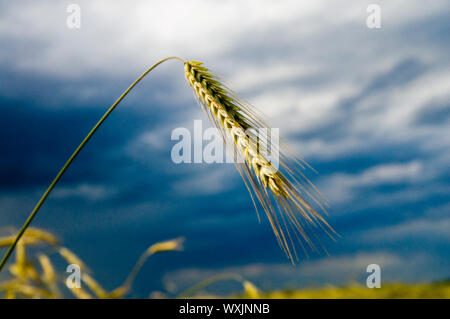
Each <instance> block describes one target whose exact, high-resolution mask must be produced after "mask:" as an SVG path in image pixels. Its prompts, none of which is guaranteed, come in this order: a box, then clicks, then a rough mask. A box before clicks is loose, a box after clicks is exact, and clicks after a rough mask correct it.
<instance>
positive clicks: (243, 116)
mask: <svg viewBox="0 0 450 319" xmlns="http://www.w3.org/2000/svg"><path fill="white" fill-rule="evenodd" d="M167 60H179V61H181V62H182V63H184V70H185V75H186V78H187V80H188V82H189V84H190V86H191V87H192V88H193V89H194V92H195V94H196V96H197V97H198V99H199V101H200V102H201V105H202V106H203V107H204V110H205V111H206V112H207V114H208V117H209V119H210V121H211V122H212V123H213V124H214V125H215V126H216V127H218V128H220V129H221V132H222V136H223V138H224V142H225V143H226V145H227V147H228V149H229V150H231V151H232V152H233V153H234V154H235V155H237V156H238V157H241V158H243V161H239V160H238V161H237V162H236V163H235V164H236V167H237V169H238V171H239V173H240V174H241V176H242V178H243V180H244V182H245V184H246V186H247V189H248V190H249V192H250V195H251V196H252V200H253V203H254V204H255V207H256V209H257V205H256V203H255V201H254V196H256V198H257V199H258V201H259V202H260V203H261V205H262V207H263V209H264V211H265V212H266V215H267V217H268V219H269V222H270V224H271V226H272V228H273V230H274V233H275V236H276V238H277V240H278V243H279V244H280V246H281V248H282V249H283V250H284V252H285V253H286V255H287V256H288V257H289V258H290V259H291V261H294V255H295V258H297V259H298V257H297V253H296V251H295V246H294V243H293V239H292V236H291V230H292V231H293V233H294V234H295V236H296V237H297V239H298V241H299V242H300V244H301V245H302V246H303V248H304V245H303V244H302V240H301V239H300V237H301V238H302V239H303V240H304V241H306V243H307V244H308V245H309V246H310V247H311V248H313V249H316V247H315V245H314V243H313V242H312V241H311V240H310V239H309V236H308V230H311V228H312V227H318V226H320V227H322V228H323V229H324V230H325V231H326V230H327V229H331V227H330V226H329V225H328V223H327V222H326V221H325V220H324V219H323V217H322V216H321V215H320V214H319V213H318V212H317V211H316V210H315V209H314V208H313V207H312V206H311V204H310V203H308V199H309V200H312V201H313V202H315V203H316V204H317V205H318V206H319V207H320V208H321V209H322V210H323V211H325V209H324V208H323V206H322V204H321V202H320V201H321V198H320V194H319V193H318V191H317V190H316V189H315V187H314V186H313V185H312V183H311V182H310V181H309V180H308V179H307V178H306V177H305V176H304V175H303V173H302V172H301V171H299V170H297V169H296V168H295V166H296V165H295V164H298V165H299V166H300V167H302V168H303V167H304V166H303V164H304V162H301V161H300V160H299V159H298V158H296V157H290V156H289V154H290V152H280V155H281V156H280V164H281V167H282V168H283V169H284V170H285V172H286V174H283V173H281V172H280V171H278V170H277V169H275V168H274V167H273V165H272V164H271V163H270V161H269V160H268V159H267V157H266V156H265V155H264V151H266V149H265V148H264V147H263V148H261V147H260V144H259V143H258V141H260V140H265V137H263V136H260V135H258V134H257V133H249V132H247V129H249V128H260V127H266V128H267V127H268V126H267V125H265V122H264V120H263V119H262V117H261V116H260V115H259V114H258V112H257V111H256V110H255V109H253V108H252V107H251V106H250V105H247V104H246V103H243V102H242V101H241V100H239V99H238V98H237V97H236V95H235V94H234V93H233V92H232V91H231V90H229V89H228V88H227V87H225V86H224V85H223V84H222V83H221V82H220V81H219V80H218V78H217V77H215V76H213V75H212V74H211V73H209V71H208V69H207V68H205V67H203V66H202V63H201V62H196V61H187V62H185V61H184V60H183V59H181V58H179V57H168V58H165V59H162V60H160V61H158V62H157V63H155V64H154V65H152V66H151V67H150V68H149V69H148V70H147V71H145V72H144V73H143V74H142V75H141V76H140V77H139V78H138V79H137V80H136V81H135V82H133V84H131V85H130V87H128V89H126V90H125V91H124V92H123V93H122V95H121V96H120V97H119V98H118V99H117V100H116V101H115V102H114V103H113V105H111V107H110V108H109V109H108V110H107V111H106V113H105V114H104V115H103V116H102V118H101V119H100V120H99V121H98V122H97V124H96V125H95V126H94V127H93V128H92V130H91V131H90V132H89V133H88V135H87V136H86V137H85V139H84V140H83V141H82V142H81V144H80V145H79V146H78V147H77V148H76V149H75V151H74V153H73V154H72V155H71V156H70V157H69V159H68V160H67V162H66V163H65V164H64V166H63V167H62V168H61V170H60V171H59V172H58V174H57V175H56V177H55V178H54V180H53V181H52V183H51V184H50V186H49V187H48V188H47V190H46V191H45V193H44V194H43V195H42V197H41V199H40V200H39V201H38V203H37V204H36V206H35V208H34V209H33V211H32V212H31V213H30V215H29V217H28V219H27V220H26V221H25V223H24V225H23V226H22V227H21V229H20V230H19V233H18V234H17V236H16V237H15V239H14V241H13V242H12V243H11V245H10V246H9V249H8V250H7V252H6V254H5V255H4V257H3V259H2V261H1V263H0V271H1V270H2V269H3V267H4V265H5V263H6V261H7V260H8V258H9V257H10V256H11V254H12V252H13V250H14V248H15V247H16V245H17V244H18V242H19V240H20V238H21V237H22V236H23V234H24V232H25V231H26V230H27V228H28V227H29V225H30V223H31V222H32V220H33V219H34V217H35V216H36V214H37V212H38V211H39V209H40V208H41V206H42V205H43V203H44V202H45V200H46V199H47V197H48V196H49V195H50V193H51V191H52V190H53V188H54V187H55V186H56V184H57V183H58V181H59V180H60V178H61V177H62V175H63V174H64V173H65V171H66V170H67V168H68V167H69V166H70V165H71V163H72V162H73V160H74V159H75V158H76V157H77V155H78V154H79V153H80V151H81V150H82V149H83V148H84V146H85V145H86V144H87V142H88V141H89V140H90V139H91V137H92V136H93V135H94V133H95V132H96V131H97V129H98V128H99V127H100V126H101V125H102V123H103V122H104V121H105V120H106V118H107V117H108V116H109V115H110V114H111V112H112V111H113V110H114V109H115V108H116V107H117V105H118V104H119V103H120V102H121V101H122V100H123V99H124V97H125V96H126V95H127V94H128V93H129V92H130V91H131V90H132V89H133V88H134V87H135V86H136V84H137V83H139V82H140V81H141V80H142V79H143V78H144V77H145V76H146V75H147V74H148V73H149V72H150V71H152V70H153V69H154V68H156V67H157V66H158V65H160V64H161V63H163V62H165V61H167ZM244 130H245V131H244ZM265 142H266V143H265V145H268V146H271V144H270V141H267V140H265ZM302 163H303V164H302ZM296 185H299V187H300V189H298V188H297V186H296ZM252 192H253V194H254V195H252ZM274 203H275V204H276V208H275V205H274ZM258 216H259V215H258ZM298 216H300V217H301V218H298ZM324 226H325V227H324ZM290 229H291V230H290ZM285 232H286V234H285ZM298 234H300V237H299V236H298ZM291 248H293V252H294V255H293V254H292V252H291Z"/></svg>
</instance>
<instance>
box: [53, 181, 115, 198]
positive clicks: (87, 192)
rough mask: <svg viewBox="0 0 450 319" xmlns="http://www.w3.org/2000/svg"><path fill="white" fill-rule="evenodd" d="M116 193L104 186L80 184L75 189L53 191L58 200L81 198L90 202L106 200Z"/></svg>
mask: <svg viewBox="0 0 450 319" xmlns="http://www.w3.org/2000/svg"><path fill="white" fill-rule="evenodd" d="M116 193H117V190H115V189H112V188H107V187H105V186H103V185H89V184H79V185H76V186H73V187H58V188H56V189H55V190H54V191H53V193H52V196H53V197H54V198H58V199H67V198H72V197H79V198H85V199H89V200H104V199H105V198H107V197H111V196H112V195H114V194H116Z"/></svg>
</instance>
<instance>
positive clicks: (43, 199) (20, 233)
mask: <svg viewBox="0 0 450 319" xmlns="http://www.w3.org/2000/svg"><path fill="white" fill-rule="evenodd" d="M171 59H175V60H179V61H181V62H182V63H184V60H183V59H181V58H179V57H176V56H171V57H168V58H165V59H162V60H160V61H158V62H156V63H155V64H153V65H152V66H151V67H150V68H149V69H148V70H147V71H145V72H144V73H142V75H141V76H140V77H138V78H137V80H136V81H134V82H133V84H131V85H130V87H129V88H128V89H126V90H125V91H124V92H123V93H122V95H121V96H120V97H119V98H118V99H117V100H116V101H115V102H114V104H113V105H111V107H110V108H109V109H108V111H106V113H105V114H104V115H103V116H102V118H101V119H100V120H99V121H98V122H97V124H95V126H94V127H93V128H92V130H91V131H90V132H89V134H88V135H87V136H86V137H85V138H84V140H83V141H82V142H81V144H80V145H79V146H78V147H77V149H76V150H75V151H74V152H73V154H72V155H71V156H70V158H69V159H68V160H67V162H66V164H64V166H63V167H62V168H61V170H60V171H59V173H58V174H57V175H56V177H55V179H54V180H53V182H52V183H51V184H50V186H49V187H48V188H47V190H46V191H45V193H44V195H42V197H41V199H40V200H39V202H38V203H37V204H36V206H35V207H34V209H33V211H32V212H31V213H30V216H28V218H27V220H26V221H25V224H23V226H22V228H20V230H19V233H18V234H17V236H16V238H15V239H14V242H13V243H12V244H11V246H10V247H9V248H8V251H7V252H6V254H5V255H4V256H3V259H2V261H1V263H0V272H1V271H2V269H3V266H4V265H5V264H6V262H7V260H8V258H9V257H10V256H11V254H12V252H13V251H14V248H15V247H16V245H17V242H18V241H19V240H20V238H21V237H22V235H23V233H24V232H25V230H26V229H27V228H28V226H29V225H30V223H31V222H32V220H33V218H34V217H35V216H36V213H37V212H38V211H39V209H40V208H41V206H42V204H44V202H45V200H46V199H47V197H48V195H50V193H51V191H52V190H53V188H54V187H55V185H56V184H57V183H58V181H59V179H60V178H61V176H62V175H63V174H64V172H65V171H66V170H67V168H68V167H69V166H70V164H71V163H72V162H73V160H74V159H75V158H76V157H77V155H78V153H80V151H81V150H82V149H83V147H84V146H85V145H86V143H87V142H88V141H89V140H90V139H91V137H92V135H94V133H95V131H97V129H98V128H99V127H100V126H101V125H102V123H103V122H104V121H105V120H106V118H107V117H108V116H109V114H111V112H112V111H114V109H115V108H116V106H117V105H118V104H119V103H120V101H122V100H123V98H124V97H125V96H126V95H127V94H128V93H129V92H130V91H131V90H132V89H133V88H134V87H135V86H136V84H138V83H139V81H141V80H142V79H143V78H144V77H145V76H146V75H147V74H148V73H149V72H150V71H152V70H153V69H154V68H156V67H157V66H158V65H160V64H161V63H163V62H165V61H167V60H171Z"/></svg>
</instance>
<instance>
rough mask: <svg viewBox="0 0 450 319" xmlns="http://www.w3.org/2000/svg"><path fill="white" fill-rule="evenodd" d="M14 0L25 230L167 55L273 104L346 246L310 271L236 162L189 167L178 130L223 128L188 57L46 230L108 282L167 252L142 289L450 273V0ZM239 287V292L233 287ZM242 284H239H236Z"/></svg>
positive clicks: (4, 221)
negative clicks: (71, 8)
mask: <svg viewBox="0 0 450 319" xmlns="http://www.w3.org/2000/svg"><path fill="white" fill-rule="evenodd" d="M72 2H73V1H71V2H68V1H59V2H58V3H55V2H53V1H43V0H41V1H15V2H7V1H2V2H0V8H1V10H0V44H1V48H2V49H1V51H0V69H1V72H0V114H1V116H0V150H1V157H0V227H1V228H2V229H6V227H9V226H14V227H20V225H21V224H22V223H23V222H24V220H25V219H26V217H27V215H28V213H29V212H30V210H31V209H32V208H33V206H34V204H35V202H36V201H37V200H38V199H39V197H40V196H41V194H42V192H43V191H44V190H45V188H46V187H47V185H48V184H49V182H50V181H51V179H52V178H53V177H54V175H55V174H56V173H57V171H58V170H59V168H60V167H61V166H62V165H63V164H64V162H65V160H66V159H67V157H68V156H69V155H70V153H71V152H72V151H73V150H74V148H75V147H76V145H78V143H79V142H80V141H81V140H82V138H83V137H84V136H85V135H86V133H87V132H88V131H89V129H90V128H91V127H92V126H93V125H94V124H95V122H96V121H97V120H98V119H99V118H100V116H101V115H102V114H103V112H104V111H105V110H106V109H107V107H108V106H109V105H110V104H111V103H112V102H113V101H114V100H115V99H116V98H117V97H118V96H119V95H120V94H121V92H122V91H123V90H124V89H125V88H126V87H127V86H128V85H129V84H130V83H131V82H132V81H134V79H135V78H136V77H137V76H138V75H139V74H140V73H142V72H143V71H144V70H145V69H146V68H147V67H149V66H150V65H151V64H153V63H154V62H155V61H157V60H159V59H161V58H163V57H166V56H169V55H179V56H182V57H183V58H185V59H194V60H201V61H203V62H204V63H205V64H206V65H207V66H208V67H210V68H211V69H213V70H214V71H215V72H216V73H217V74H219V75H220V76H221V77H222V78H223V79H224V80H225V82H226V83H227V84H228V85H229V86H230V87H231V88H233V89H234V91H236V92H238V94H239V95H240V96H241V97H243V98H245V99H246V100H248V101H249V102H250V103H251V104H252V105H255V106H256V107H257V108H259V109H261V110H262V111H263V112H264V113H265V114H267V115H268V117H269V119H270V122H271V123H273V126H275V127H279V128H280V133H281V134H282V135H283V136H285V137H286V138H287V139H288V141H289V142H290V144H291V145H292V147H293V148H294V149H295V150H296V152H297V153H299V154H300V155H301V156H302V157H303V158H304V159H305V160H307V161H308V163H310V164H311V165H312V166H313V167H314V168H315V169H316V170H317V171H318V174H314V173H312V172H310V174H308V176H309V177H310V178H311V180H313V182H314V183H315V184H316V185H318V187H319V188H320V190H321V191H322V193H323V194H324V195H325V196H326V197H327V198H328V199H329V202H330V204H331V208H330V210H329V218H328V220H329V222H330V223H331V224H332V225H333V227H334V228H335V229H336V230H337V231H338V232H339V234H340V235H341V238H340V239H339V240H338V241H336V242H333V241H331V240H327V239H326V237H325V236H322V237H321V238H322V239H323V241H324V243H325V244H326V246H327V248H328V251H329V256H326V255H312V256H310V257H309V258H307V257H306V256H302V259H301V261H300V263H299V264H298V265H297V266H295V267H293V266H292V265H291V264H290V263H289V261H288V260H287V259H286V258H285V256H284V255H283V253H282V251H281V250H280V249H279V247H278V246H277V243H276V240H275V238H274V236H273V233H272V231H271V229H270V226H269V225H268V223H267V221H266V220H263V221H262V223H261V224H259V223H258V221H257V217H256V213H255V211H254V208H253V207H252V203H251V200H250V197H249V196H248V194H247V192H246V189H245V186H244V184H243V183H242V181H241V180H240V177H239V174H238V173H237V172H236V171H235V168H234V166H233V165H232V164H209V165H208V164H180V165H176V164H174V163H173V162H172V161H171V158H170V151H171V148H172V146H173V145H174V144H175V142H174V141H171V139H170V136H171V132H172V130H173V129H175V128H177V127H187V128H192V126H193V121H194V120H195V119H202V120H204V123H207V118H206V116H205V115H204V114H203V113H202V111H201V109H200V107H199V106H198V105H197V103H196V101H195V99H194V97H193V95H192V92H191V90H190V88H189V86H188V84H187V83H186V81H185V79H184V75H183V70H182V67H181V65H180V64H179V63H178V62H175V61H173V62H167V63H166V64H163V65H161V66H160V67H159V68H158V69H156V70H155V71H154V72H152V73H151V74H150V75H149V76H148V77H147V78H146V79H145V80H143V81H142V82H141V83H140V84H139V85H138V86H137V87H136V89H135V90H134V91H133V92H132V93H130V95H129V96H128V97H127V98H126V100H125V101H124V102H123V103H122V104H121V105H120V106H119V108H118V109H117V110H116V111H115V113H113V114H112V115H111V117H110V118H109V119H108V120H107V122H106V123H105V124H104V126H103V127H102V128H101V129H100V130H99V132H98V133H97V134H96V135H95V136H94V138H93V139H92V140H91V141H90V142H89V144H88V147H87V148H86V149H85V150H83V152H82V153H81V154H80V156H79V158H78V159H77V160H76V161H75V163H74V165H73V166H71V167H70V169H69V171H68V172H67V174H66V175H65V176H64V177H63V178H62V180H61V181H60V183H59V185H58V187H57V188H56V189H55V191H54V193H53V194H52V195H51V196H50V198H49V200H48V201H47V203H46V204H45V206H44V207H43V208H42V210H41V212H40V213H39V215H38V216H37V218H36V219H35V221H34V222H33V224H34V226H38V227H43V228H45V229H48V230H50V231H52V232H54V233H56V234H57V235H58V236H59V237H61V238H62V239H63V242H64V244H65V245H66V246H68V247H69V248H71V249H72V250H74V251H75V252H76V253H78V255H79V256H80V257H81V258H82V259H83V260H85V262H86V263H87V264H88V265H90V267H91V268H92V269H93V270H94V274H95V275H96V277H97V278H98V279H99V281H100V282H102V283H103V284H104V285H105V286H106V287H109V288H113V287H115V286H117V285H119V284H120V283H121V281H122V280H123V279H124V278H125V276H126V274H127V273H128V271H129V269H130V268H131V267H132V265H133V264H134V262H135V260H136V259H137V258H138V256H139V255H140V253H141V252H142V251H144V250H145V249H146V247H148V246H149V245H150V244H152V243H154V242H156V241H160V240H164V239H169V238H173V237H179V236H183V237H185V238H186V242H185V250H184V251H183V252H177V253H171V254H165V255H162V254H161V255H159V256H154V258H152V259H151V261H149V263H148V264H147V266H146V267H145V268H144V269H143V271H142V273H141V274H140V276H139V277H138V282H137V283H136V287H135V291H136V292H135V294H136V296H147V294H148V293H149V292H151V291H154V290H163V291H165V290H168V291H169V292H171V293H175V292H176V291H179V290H180V289H183V288H184V287H187V286H189V285H191V284H193V283H196V282H198V281H199V280H201V279H203V278H206V277H207V276H210V275H214V274H218V273H223V272H235V273H239V274H241V275H242V276H244V277H246V278H248V279H251V280H252V281H254V282H255V283H256V284H257V285H259V286H260V287H262V288H267V289H269V288H279V287H305V286H311V285H327V284H343V283H347V282H357V283H360V284H364V282H365V276H366V272H365V269H366V266H367V265H368V264H371V263H377V264H379V265H380V266H381V269H382V280H385V281H414V282H417V281H429V280H439V279H445V278H448V277H449V276H450V272H449V269H450V252H449V241H450V232H449V229H450V219H449V212H450V201H449V193H450V169H449V167H450V166H449V160H450V151H449V150H450V147H449V146H450V134H449V131H450V99H449V97H450V90H449V83H450V61H449V59H448V52H449V44H450V38H449V37H450V22H449V21H448V16H449V13H450V6H449V4H448V3H447V2H445V1H433V2H432V3H427V4H424V3H423V2H421V1H395V2H392V1H389V2H388V1H378V2H376V3H378V4H379V5H380V8H381V18H382V20H381V21H382V22H381V23H382V25H381V28H380V29H369V28H368V27H367V26H366V18H367V16H368V13H367V12H366V9H367V6H368V4H370V3H372V1H349V2H346V3H345V5H344V4H340V5H338V4H336V3H334V2H326V1H314V2H313V3H311V1H310V2H306V1H305V2H304V3H302V2H299V1H277V2H274V1H241V2H240V3H239V5H238V4H232V3H223V2H219V1H190V2H189V4H187V3H186V2H182V1H151V2H149V1H135V2H133V6H132V7H131V6H130V4H129V2H126V1H115V2H114V3H111V2H108V1H96V2H95V3H91V2H90V1H77V2H76V3H77V4H79V5H80V8H81V28H80V29H69V28H67V27H66V24H65V22H66V18H67V16H68V13H67V12H66V8H67V5H68V4H70V3H72ZM231 288H233V287H231ZM234 288H235V289H239V288H238V287H234Z"/></svg>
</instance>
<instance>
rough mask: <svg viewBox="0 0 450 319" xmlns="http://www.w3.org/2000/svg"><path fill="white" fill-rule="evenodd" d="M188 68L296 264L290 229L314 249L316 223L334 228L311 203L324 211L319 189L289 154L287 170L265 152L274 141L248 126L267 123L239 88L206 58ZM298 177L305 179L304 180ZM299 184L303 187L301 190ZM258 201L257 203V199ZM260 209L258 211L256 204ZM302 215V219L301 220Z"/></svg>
mask: <svg viewBox="0 0 450 319" xmlns="http://www.w3.org/2000/svg"><path fill="white" fill-rule="evenodd" d="M184 71H185V76H186V79H187V80H188V82H189V84H190V86H191V87H192V89H193V91H194V93H195V95H196V97H197V98H198V100H199V102H200V104H201V106H202V108H203V110H204V111H205V112H206V113H207V115H208V118H209V120H210V121H211V123H212V124H213V125H214V126H215V127H217V128H218V129H219V131H220V132H221V133H222V137H223V139H224V142H225V144H226V145H227V147H228V149H229V150H230V151H231V153H232V154H233V155H234V156H238V161H237V163H236V167H237V169H238V171H239V173H240V174H241V176H242V178H243V179H244V182H245V184H246V186H247V189H248V190H249V192H250V194H251V195H252V193H253V194H254V195H255V196H256V198H257V199H258V200H259V202H260V204H261V205H262V207H263V209H264V211H265V213H266V215H267V217H268V220H269V222H270V225H271V226H272V229H273V231H274V233H275V236H276V238H277V240H278V243H279V245H280V246H281V248H282V249H283V250H284V252H285V253H286V255H287V256H288V257H289V258H290V259H291V261H292V262H294V255H295V258H296V259H297V260H298V256H297V253H296V250H295V246H294V243H293V239H292V236H291V231H293V232H294V233H295V235H296V237H297V239H298V240H299V242H300V244H301V245H302V246H303V247H304V245H303V244H302V242H301V241H300V238H299V237H298V235H297V233H299V234H300V235H301V237H302V238H303V239H304V241H306V243H307V244H308V245H309V247H311V248H313V249H316V247H315V244H314V243H313V241H312V240H311V239H310V238H309V235H308V233H309V232H311V230H312V227H311V226H313V227H317V226H320V227H322V228H323V229H324V230H327V229H330V230H332V229H331V227H330V226H329V224H328V223H327V222H326V221H325V219H324V218H323V217H322V216H321V214H319V213H318V212H317V210H316V209H314V208H313V206H312V205H311V204H310V203H309V202H311V201H313V202H315V203H316V204H317V205H319V207H320V208H321V209H323V210H324V211H325V209H324V208H323V205H322V204H321V202H320V201H321V198H320V193H318V191H317V189H316V188H315V187H314V186H313V185H312V183H311V182H310V181H309V180H308V179H307V178H306V177H305V175H304V174H303V173H302V172H300V171H299V170H297V169H296V168H295V167H293V163H294V164H295V163H297V164H299V165H300V166H301V167H303V165H301V163H300V161H299V160H298V159H297V158H296V157H292V156H291V155H290V153H288V152H286V153H283V152H281V151H280V154H281V156H280V166H281V168H283V169H284V170H285V172H286V174H283V173H282V172H281V171H280V170H277V169H276V168H275V167H274V166H273V165H272V163H271V162H270V161H269V160H268V158H267V155H265V151H267V148H268V147H270V146H273V145H271V143H270V142H269V141H267V139H266V140H265V142H266V145H267V146H266V147H261V145H260V144H259V143H258V141H259V140H264V139H265V137H263V136H261V135H259V134H258V133H257V131H256V130H253V131H250V130H249V129H250V128H253V129H258V128H263V127H264V125H265V121H264V120H263V119H262V117H261V116H260V115H259V114H258V113H257V111H256V110H254V109H253V108H252V107H251V106H250V105H247V104H246V103H245V102H243V101H241V100H240V99H238V98H237V97H236V95H235V94H234V92H232V91H231V90H230V89H228V88H227V87H226V86H225V85H223V84H222V83H221V82H220V81H219V80H218V78H217V77H216V76H214V75H213V74H211V73H210V72H209V70H208V69H207V68H205V67H204V66H202V63H201V62H197V61H187V62H185V63H184ZM265 127H267V126H265ZM239 159H240V160H239ZM299 180H301V181H302V183H299V182H298V181H299ZM296 184H299V185H301V190H302V191H300V189H298V188H297V186H296ZM252 191H253V192H252ZM252 199H253V195H252ZM253 203H254V204H255V201H254V200H253ZM274 203H275V204H276V205H274ZM255 207H256V209H257V206H256V204H255ZM298 215H300V216H301V217H302V218H301V219H300V218H298ZM324 226H325V227H324ZM285 233H286V234H285ZM291 248H292V250H293V252H294V255H293V254H292V252H291Z"/></svg>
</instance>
